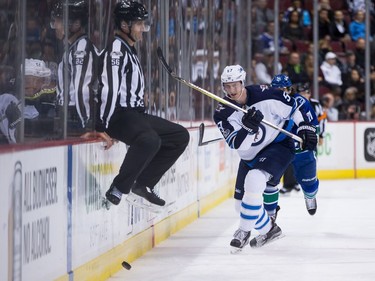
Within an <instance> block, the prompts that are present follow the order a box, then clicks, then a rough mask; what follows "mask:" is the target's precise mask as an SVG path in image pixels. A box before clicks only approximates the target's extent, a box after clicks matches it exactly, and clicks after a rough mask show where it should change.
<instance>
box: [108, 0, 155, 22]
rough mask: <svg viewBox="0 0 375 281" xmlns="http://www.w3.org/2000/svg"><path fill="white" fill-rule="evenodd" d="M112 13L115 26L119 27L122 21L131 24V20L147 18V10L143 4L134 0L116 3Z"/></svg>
mask: <svg viewBox="0 0 375 281" xmlns="http://www.w3.org/2000/svg"><path fill="white" fill-rule="evenodd" d="M113 13H114V18H115V24H116V27H117V28H121V22H122V21H125V22H127V23H128V24H129V25H130V26H131V22H132V21H136V20H146V19H148V12H147V10H146V8H145V6H143V4H141V3H138V2H135V1H129V0H123V1H120V2H119V3H117V4H116V6H115V10H114V12H113Z"/></svg>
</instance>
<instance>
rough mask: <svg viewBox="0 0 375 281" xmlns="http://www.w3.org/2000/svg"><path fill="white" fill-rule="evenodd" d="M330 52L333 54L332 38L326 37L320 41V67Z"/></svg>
mask: <svg viewBox="0 0 375 281" xmlns="http://www.w3.org/2000/svg"><path fill="white" fill-rule="evenodd" d="M328 52H332V47H331V36H329V35H326V36H325V37H324V38H322V39H320V40H319V65H320V64H322V63H323V62H324V60H325V56H326V54H327V53H328Z"/></svg>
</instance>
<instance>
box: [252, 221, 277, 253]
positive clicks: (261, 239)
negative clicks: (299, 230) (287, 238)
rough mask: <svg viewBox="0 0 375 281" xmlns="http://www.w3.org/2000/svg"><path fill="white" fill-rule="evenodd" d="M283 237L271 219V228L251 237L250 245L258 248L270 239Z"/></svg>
mask: <svg viewBox="0 0 375 281" xmlns="http://www.w3.org/2000/svg"><path fill="white" fill-rule="evenodd" d="M282 237H284V236H283V235H282V231H281V228H280V227H279V226H278V225H277V224H276V223H275V222H274V221H273V220H272V228H271V229H270V231H268V232H267V233H266V234H264V235H258V236H257V237H255V238H253V239H251V241H250V247H252V248H260V247H262V246H264V245H265V244H267V243H270V242H271V241H274V240H277V239H280V238H282Z"/></svg>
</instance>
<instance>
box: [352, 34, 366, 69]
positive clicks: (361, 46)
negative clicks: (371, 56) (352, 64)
mask: <svg viewBox="0 0 375 281" xmlns="http://www.w3.org/2000/svg"><path fill="white" fill-rule="evenodd" d="M365 52H366V40H365V39H364V38H362V37H360V38H358V39H357V40H356V43H355V50H354V54H355V58H356V60H355V61H356V64H357V65H358V66H359V67H361V68H362V69H365V57H366V55H365Z"/></svg>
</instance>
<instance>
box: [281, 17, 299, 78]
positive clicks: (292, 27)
mask: <svg viewBox="0 0 375 281" xmlns="http://www.w3.org/2000/svg"><path fill="white" fill-rule="evenodd" d="M281 34H282V37H283V38H286V39H289V40H291V41H295V40H305V32H304V30H303V28H302V25H301V23H300V14H299V13H298V11H296V10H294V11H291V12H290V13H289V17H288V21H287V22H286V23H285V24H284V27H283V30H282V32H281ZM292 81H293V79H292Z"/></svg>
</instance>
